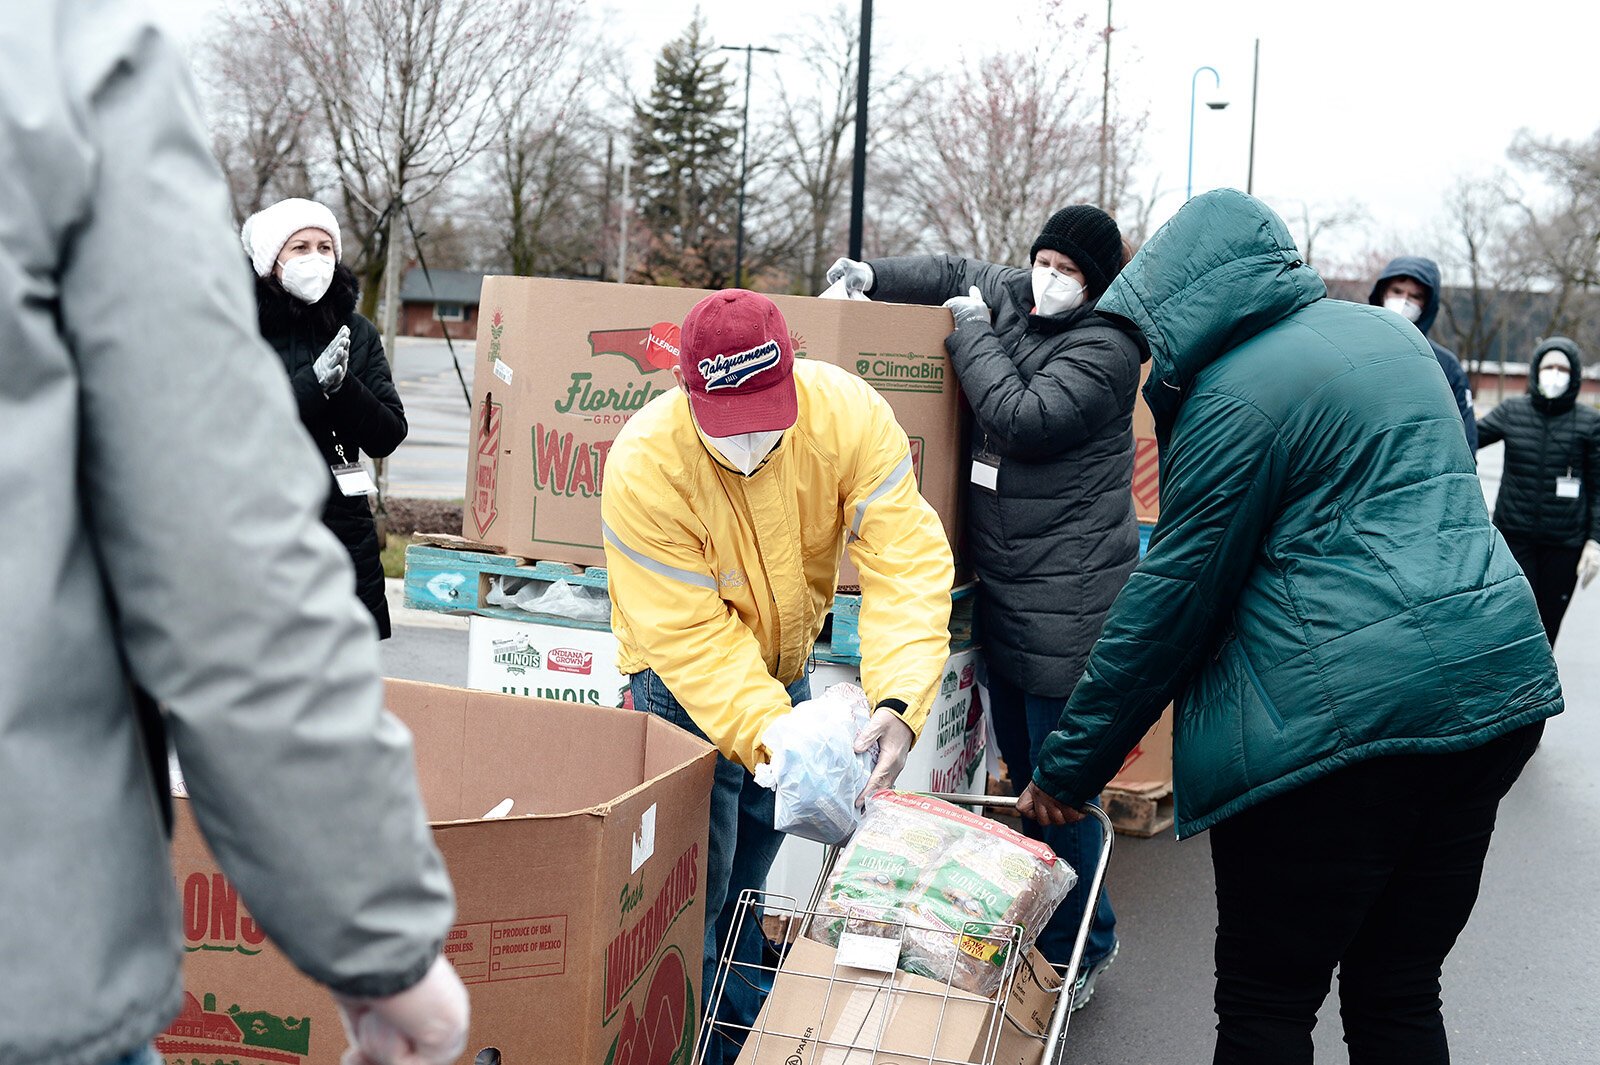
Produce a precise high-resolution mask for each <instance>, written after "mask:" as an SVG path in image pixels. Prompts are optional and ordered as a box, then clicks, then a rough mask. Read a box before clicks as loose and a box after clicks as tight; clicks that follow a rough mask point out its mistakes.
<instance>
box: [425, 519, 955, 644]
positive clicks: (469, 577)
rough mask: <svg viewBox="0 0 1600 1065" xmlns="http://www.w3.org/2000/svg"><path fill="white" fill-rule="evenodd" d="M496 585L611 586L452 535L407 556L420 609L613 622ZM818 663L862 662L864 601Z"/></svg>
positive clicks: (840, 613) (838, 623) (838, 618)
mask: <svg viewBox="0 0 1600 1065" xmlns="http://www.w3.org/2000/svg"><path fill="white" fill-rule="evenodd" d="M496 578H501V579H504V580H511V581H527V582H533V583H535V584H538V585H543V586H549V585H550V584H553V583H554V582H556V581H558V580H561V581H566V582H567V583H569V584H574V585H577V586H579V587H583V588H597V589H600V590H602V591H604V590H605V589H606V587H607V579H606V570H605V568H604V567H602V566H588V567H584V566H575V565H572V564H570V563H566V562H546V561H535V560H530V559H525V558H518V557H516V556H513V555H502V554H499V553H497V552H496V549H495V548H492V547H489V546H488V545H485V544H478V543H474V542H473V541H470V540H463V539H461V538H459V537H453V536H430V537H427V538H425V539H422V540H419V541H418V542H416V543H414V544H412V545H411V546H410V547H408V548H407V549H406V575H405V604H406V606H408V607H410V608H412V609H413V610H432V611H436V612H439V613H446V614H479V615H482V616H483V617H491V618H503V619H505V620H507V621H520V622H535V623H543V624H552V625H570V626H572V627H574V628H580V629H590V630H594V631H599V632H604V631H608V630H609V629H610V628H611V625H610V623H609V621H604V622H601V621H594V622H590V621H574V620H571V619H568V618H561V617H553V616H550V615H544V614H534V613H530V612H529V611H526V610H521V609H518V608H516V607H503V606H491V605H489V604H488V602H487V597H488V595H489V589H490V586H491V584H492V582H493V581H494V580H495V579H496ZM974 591H975V586H974V585H971V584H966V585H963V586H961V587H960V588H957V589H956V590H955V591H954V592H952V593H951V600H952V609H951V616H950V652H951V653H952V654H954V653H956V652H958V651H965V650H969V649H970V648H971V647H972V646H973V632H972V617H973V606H974V604H975V601H976V598H977V597H976V596H975V595H974ZM814 653H815V656H816V658H817V659H818V660H819V661H823V662H836V663H840V664H842V665H856V664H859V663H860V661H861V596H860V595H859V594H851V593H848V592H844V591H840V592H837V593H836V594H835V595H834V600H833V610H832V612H831V615H830V616H829V618H828V620H827V621H826V622H825V623H824V625H823V630H822V635H821V636H820V637H819V638H818V640H817V645H816V650H815V652H814Z"/></svg>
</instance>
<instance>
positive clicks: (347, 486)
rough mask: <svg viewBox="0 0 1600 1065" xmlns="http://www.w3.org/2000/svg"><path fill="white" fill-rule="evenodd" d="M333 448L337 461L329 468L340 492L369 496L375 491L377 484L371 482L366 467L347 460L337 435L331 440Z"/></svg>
mask: <svg viewBox="0 0 1600 1065" xmlns="http://www.w3.org/2000/svg"><path fill="white" fill-rule="evenodd" d="M333 450H334V451H335V452H336V453H337V454H338V456H339V461H338V462H336V463H334V464H333V465H332V466H330V467H329V469H331V470H332V471H333V481H334V483H335V484H337V485H338V486H339V491H340V492H342V493H344V494H345V495H347V496H370V495H372V494H373V493H375V492H377V490H378V486H377V485H376V484H374V483H373V481H372V475H371V474H369V473H368V472H367V468H366V467H365V466H363V465H361V463H359V462H351V461H350V460H349V458H348V456H346V455H345V453H344V445H343V444H341V443H339V440H338V438H337V437H335V438H334V441H333Z"/></svg>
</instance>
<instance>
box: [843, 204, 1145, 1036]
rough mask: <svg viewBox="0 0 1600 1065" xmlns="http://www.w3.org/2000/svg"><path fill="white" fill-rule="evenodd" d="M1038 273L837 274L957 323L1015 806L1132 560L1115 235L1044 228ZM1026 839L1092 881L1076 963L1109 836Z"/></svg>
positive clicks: (1059, 225) (982, 590) (1094, 221)
mask: <svg viewBox="0 0 1600 1065" xmlns="http://www.w3.org/2000/svg"><path fill="white" fill-rule="evenodd" d="M1028 259H1029V265H1028V267H1027V268H1021V269H1019V268H1017V267H1014V266H1002V265H997V264H994V263H985V262H978V261H975V260H970V259H962V258H956V257H954V256H949V255H940V256H912V257H905V258H893V259H875V260H873V261H872V262H869V263H856V262H852V261H851V260H849V259H841V260H839V261H838V262H837V263H835V264H834V267H833V269H832V270H830V271H829V275H828V276H829V280H830V281H833V280H837V279H839V278H843V279H844V282H845V286H846V288H847V289H854V290H857V291H864V292H866V293H867V294H868V295H869V296H871V297H873V298H875V299H880V300H889V301H894V302H898V303H922V304H941V303H942V304H944V305H945V306H947V307H949V308H950V309H951V312H952V314H953V315H954V316H955V320H956V328H955V331H954V332H953V333H951V334H950V336H949V338H948V339H947V340H946V341H945V347H946V348H948V349H949V352H950V360H951V363H952V364H953V365H954V367H955V371H956V373H957V375H958V376H959V377H960V380H961V390H962V393H963V394H964V395H965V396H966V398H967V400H968V402H969V403H971V405H972V410H973V414H974V417H975V421H976V429H975V432H974V439H973V448H972V484H971V485H970V487H969V489H968V492H967V515H966V542H967V547H968V549H969V551H970V554H971V558H972V563H973V567H974V568H975V569H976V570H977V573H978V577H979V586H978V607H977V609H978V620H979V625H980V626H981V629H982V638H981V643H982V647H983V656H984V662H985V665H986V666H987V681H988V685H987V686H988V690H989V697H990V706H991V709H992V711H993V718H994V727H995V740H996V742H997V745H998V746H999V748H1000V753H1001V756H1002V757H1003V758H1004V759H1005V762H1006V768H1007V770H1008V771H1009V772H1010V775H1011V779H1012V780H1013V781H1014V782H1015V783H1016V786H1017V787H1018V788H1020V787H1022V786H1023V785H1024V784H1026V783H1027V781H1028V780H1029V778H1030V777H1031V776H1032V775H1033V766H1034V764H1035V761H1036V759H1037V757H1038V751H1039V745H1040V744H1042V743H1043V742H1044V738H1045V737H1046V736H1047V735H1048V734H1049V733H1050V730H1051V729H1053V728H1054V727H1055V724H1056V721H1057V719H1058V718H1059V717H1060V716H1061V708H1062V706H1063V705H1064V704H1065V703H1066V699H1067V696H1068V695H1070V694H1071V693H1072V686H1073V685H1074V684H1075V683H1077V680H1078V677H1079V676H1081V675H1082V673H1083V667H1084V663H1085V662H1086V661H1087V660H1088V655H1089V648H1090V647H1091V646H1092V645H1093V644H1094V641H1095V639H1096V638H1097V637H1098V636H1099V635H1100V626H1101V624H1102V623H1103V622H1104V621H1105V617H1106V612H1107V611H1108V610H1110V609H1111V603H1112V600H1114V599H1115V598H1116V596H1117V592H1118V591H1120V590H1121V588H1122V585H1123V582H1125V581H1126V580H1127V579H1128V574H1129V573H1130V572H1132V570H1133V567H1134V565H1135V564H1136V563H1137V562H1138V559H1139V528H1138V522H1137V520H1136V519H1135V517H1134V512H1133V495H1132V480H1133V422H1132V419H1133V404H1134V397H1135V394H1136V392H1137V390H1138V387H1139V363H1140V355H1139V348H1138V345H1137V343H1136V342H1135V341H1134V339H1133V338H1132V337H1131V336H1130V335H1129V334H1128V333H1127V332H1125V331H1124V330H1123V329H1122V328H1121V327H1119V326H1117V325H1113V324H1111V323H1110V322H1107V321H1106V320H1105V319H1103V318H1101V317H1100V316H1099V315H1097V314H1096V313H1095V307H1094V305H1095V301H1096V300H1097V299H1098V298H1099V297H1100V294H1101V293H1102V292H1104V291H1105V289H1106V286H1107V285H1109V284H1110V283H1111V281H1112V279H1114V278H1115V277H1116V276H1117V273H1118V271H1120V270H1121V269H1122V260H1123V244H1122V234H1121V232H1120V231H1119V230H1118V228H1117V223H1116V221H1115V220H1114V219H1112V218H1111V216H1110V215H1108V214H1106V213H1105V212H1104V211H1102V210H1100V209H1099V208H1097V207H1092V206H1088V205H1078V206H1072V207H1066V208H1063V209H1061V210H1059V211H1057V212H1055V213H1054V214H1053V215H1051V216H1050V218H1049V219H1048V220H1047V221H1046V222H1045V224H1044V227H1043V229H1042V230H1041V232H1040V234H1039V237H1038V239H1037V240H1035V241H1034V243H1033V247H1032V249H1031V250H1030V251H1029V255H1028ZM1026 828H1027V830H1028V831H1029V833H1030V834H1032V835H1034V836H1035V838H1038V839H1042V840H1044V841H1045V842H1047V843H1049V844H1050V845H1051V847H1052V848H1053V849H1054V850H1055V852H1056V853H1057V854H1059V855H1061V857H1062V858H1064V859H1065V860H1066V861H1067V862H1068V864H1070V865H1071V866H1072V867H1073V868H1074V869H1076V870H1077V871H1078V873H1079V876H1080V877H1081V879H1080V880H1079V883H1078V886H1077V887H1076V888H1074V889H1073V893H1072V894H1071V895H1069V896H1068V898H1067V900H1066V901H1065V902H1064V903H1063V904H1062V905H1061V907H1060V908H1059V909H1058V910H1057V911H1056V914H1055V917H1054V918H1053V919H1052V920H1051V922H1050V924H1049V925H1048V926H1047V927H1046V928H1045V929H1044V931H1043V932H1042V933H1041V935H1040V937H1039V949H1040V950H1041V951H1042V952H1043V953H1044V955H1045V956H1046V957H1047V958H1052V959H1065V958H1067V957H1069V956H1070V955H1071V953H1072V947H1073V942H1074V940H1075V938H1076V935H1077V930H1078V926H1079V923H1080V922H1081V920H1082V918H1083V912H1084V907H1085V906H1086V904H1087V900H1086V896H1087V892H1088V883H1089V878H1090V877H1091V876H1092V874H1093V872H1094V869H1095V866H1096V864H1097V862H1098V856H1099V851H1100V830H1099V825H1098V822H1096V821H1093V820H1085V821H1083V822H1081V823H1080V824H1077V825H1072V826H1068V827H1066V828H1041V827H1040V826H1038V825H1035V824H1033V823H1032V822H1029V823H1028V824H1027V825H1026ZM1115 928H1116V916H1115V914H1114V912H1113V911H1112V908H1111V903H1110V901H1109V899H1108V898H1107V897H1106V896H1105V895H1104V894H1103V893H1102V895H1101V899H1100V903H1099V905H1098V906H1097V907H1096V910H1095V916H1094V922H1093V925H1092V928H1091V931H1090V936H1089V941H1088V943H1087V944H1086V946H1085V948H1084V956H1083V968H1082V972H1083V976H1082V978H1081V980H1080V986H1079V988H1078V989H1077V990H1076V992H1075V995H1074V1007H1075V1008H1076V1007H1080V1006H1082V1005H1084V1004H1085V1003H1087V1002H1088V1001H1089V998H1090V996H1091V995H1093V993H1094V983H1095V980H1096V979H1098V977H1099V974H1100V973H1101V971H1103V970H1104V968H1105V967H1106V966H1107V965H1109V964H1110V962H1111V960H1112V958H1113V957H1115V954H1116V950H1117V937H1116V932H1115Z"/></svg>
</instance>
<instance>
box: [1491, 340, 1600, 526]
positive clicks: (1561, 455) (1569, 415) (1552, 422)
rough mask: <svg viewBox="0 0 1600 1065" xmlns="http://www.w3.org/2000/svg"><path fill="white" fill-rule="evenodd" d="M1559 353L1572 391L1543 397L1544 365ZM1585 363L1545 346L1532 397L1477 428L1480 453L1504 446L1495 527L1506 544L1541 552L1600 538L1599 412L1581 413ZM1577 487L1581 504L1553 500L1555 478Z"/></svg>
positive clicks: (1562, 344)
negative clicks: (1569, 375) (1569, 374)
mask: <svg viewBox="0 0 1600 1065" xmlns="http://www.w3.org/2000/svg"><path fill="white" fill-rule="evenodd" d="M1549 351H1559V352H1561V353H1562V354H1563V355H1565V356H1566V357H1567V361H1568V362H1569V363H1571V365H1572V380H1571V381H1570V382H1569V383H1568V385H1567V391H1566V392H1565V393H1563V394H1562V395H1560V396H1558V397H1557V398H1555V399H1546V398H1545V397H1544V396H1543V395H1540V393H1539V372H1538V369H1537V367H1538V365H1539V360H1540V359H1541V358H1543V357H1544V355H1545V353H1546V352H1549ZM1581 368H1582V361H1581V359H1580V357H1579V355H1578V349H1577V347H1576V346H1575V345H1574V344H1573V343H1572V342H1571V341H1569V340H1566V339H1565V338H1563V337H1552V338H1550V339H1549V340H1547V341H1545V342H1544V343H1543V344H1541V345H1540V346H1539V348H1538V350H1537V351H1536V352H1535V353H1534V356H1533V361H1532V362H1531V363H1530V364H1529V367H1528V394H1527V395H1525V396H1513V397H1511V398H1510V399H1508V400H1506V401H1505V402H1504V403H1502V404H1500V405H1499V406H1498V407H1496V408H1495V409H1494V410H1492V411H1490V412H1489V414H1488V415H1486V416H1485V417H1484V418H1483V420H1482V421H1480V422H1479V423H1478V446H1479V447H1487V446H1489V445H1490V444H1493V443H1495V442H1497V441H1500V440H1504V441H1505V445H1506V458H1505V471H1504V472H1503V473H1502V474H1501V476H1500V495H1499V498H1498V499H1496V500H1495V506H1494V523H1495V526H1496V527H1497V528H1498V529H1499V530H1500V533H1501V535H1503V536H1504V537H1505V538H1506V539H1507V540H1515V541H1517V542H1519V543H1526V544H1538V545H1541V546H1544V547H1582V546H1583V544H1584V542H1585V541H1587V540H1594V539H1600V503H1597V500H1600V411H1596V410H1595V409H1594V408H1593V407H1580V406H1578V389H1579V388H1581V387H1582V384H1583V380H1582V377H1581V376H1580V372H1581ZM1563 477H1573V478H1576V479H1577V480H1578V482H1579V487H1578V495H1577V497H1576V498H1571V497H1568V498H1563V497H1562V496H1559V495H1557V494H1556V482H1557V479H1558V478H1563Z"/></svg>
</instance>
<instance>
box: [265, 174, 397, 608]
mask: <svg viewBox="0 0 1600 1065" xmlns="http://www.w3.org/2000/svg"><path fill="white" fill-rule="evenodd" d="M240 235H241V238H242V240H243V243H244V247H245V251H246V252H247V253H248V254H249V256H250V264H251V267H252V268H253V270H254V272H255V275H256V304H257V310H258V313H259V317H260V325H261V335H262V336H263V337H264V338H265V339H266V341H267V343H269V344H271V345H272V347H273V349H274V350H276V351H277V353H278V357H279V358H281V359H282V360H283V365H284V369H285V370H287V371H288V373H289V380H290V383H291V384H292V385H293V386H294V395H295V400H296V403H297V404H298V406H299V409H300V421H301V423H302V424H304V425H305V427H306V429H307V431H308V432H310V434H311V438H312V439H313V440H314V441H315V442H316V445H317V448H318V449H319V450H320V451H321V452H322V457H323V459H324V460H325V461H326V462H327V463H328V466H329V478H328V481H329V483H328V502H327V505H326V506H325V507H324V509H323V512H322V520H323V523H324V524H326V525H327V526H328V528H329V529H331V530H332V531H333V533H334V535H336V536H338V537H339V539H340V540H341V541H342V542H343V543H344V545H345V547H346V548H347V549H348V550H349V552H350V559H351V561H352V562H353V563H354V564H355V591H356V595H357V596H359V597H360V599H361V601H362V602H363V603H364V604H366V607H367V609H368V610H370V611H371V612H372V617H373V620H374V621H376V622H377V625H378V638H379V639H388V637H389V605H388V601H387V600H386V599H385V597H384V577H383V563H382V561H381V559H380V558H379V554H378V533H377V528H376V526H375V525H374V523H373V520H372V508H371V506H370V505H369V503H368V501H367V492H366V491H365V490H364V489H363V486H362V485H361V484H359V483H355V482H359V481H360V480H361V476H362V475H360V474H356V476H355V477H354V478H346V479H345V480H347V481H351V482H352V483H350V484H349V485H348V486H345V485H342V484H341V480H340V479H337V478H335V476H334V472H335V470H336V469H337V468H338V467H340V466H348V465H350V464H353V463H359V462H360V457H361V455H362V454H363V453H365V454H367V455H371V456H374V457H377V458H382V457H385V456H387V455H390V454H392V453H393V452H394V450H395V448H397V447H399V446H400V444H401V442H402V441H404V440H405V438H406V432H407V426H406V412H405V408H404V406H403V405H402V404H401V402H400V393H399V392H397V391H396V390H395V387H394V380H393V378H391V377H390V375H389V361H388V359H387V358H385V357H384V352H383V342H382V340H381V339H380V338H379V336H378V330H377V329H376V328H375V327H374V326H373V324H372V323H371V322H369V321H368V320H367V319H365V318H363V317H362V316H361V315H359V314H357V313H356V302H357V299H358V298H359V296H360V290H359V286H358V283H357V281H356V276H355V274H354V273H352V272H351V271H350V269H349V267H347V266H345V265H344V264H343V263H342V262H340V261H339V259H340V243H339V223H338V222H337V221H336V220H335V219H334V217H333V212H332V211H330V210H328V208H327V207H325V206H324V205H322V204H320V203H317V202H315V201H313V200H303V199H286V200H280V201H278V202H277V203H275V204H273V205H272V206H270V207H268V208H266V209H265V210H262V211H260V212H257V213H256V214H254V215H251V216H250V218H249V219H248V220H247V221H246V222H245V224H244V228H243V229H242V230H241V234H240Z"/></svg>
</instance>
